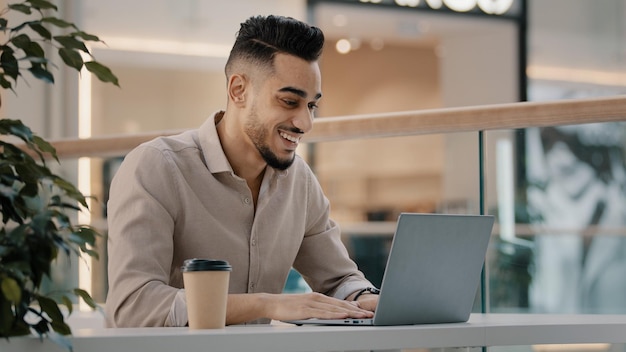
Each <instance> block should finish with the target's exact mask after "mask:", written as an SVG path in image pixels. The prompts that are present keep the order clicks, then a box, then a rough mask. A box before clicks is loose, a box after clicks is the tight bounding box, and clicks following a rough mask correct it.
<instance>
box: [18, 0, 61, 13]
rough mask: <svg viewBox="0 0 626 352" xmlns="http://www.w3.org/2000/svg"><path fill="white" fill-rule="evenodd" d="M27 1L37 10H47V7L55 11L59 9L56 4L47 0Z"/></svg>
mask: <svg viewBox="0 0 626 352" xmlns="http://www.w3.org/2000/svg"><path fill="white" fill-rule="evenodd" d="M26 2H28V3H30V5H31V6H32V7H33V8H35V9H37V10H46V9H53V10H54V11H57V10H58V8H57V7H56V5H54V4H52V3H51V2H49V1H46V0H26Z"/></svg>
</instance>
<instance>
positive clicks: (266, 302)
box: [226, 293, 374, 325]
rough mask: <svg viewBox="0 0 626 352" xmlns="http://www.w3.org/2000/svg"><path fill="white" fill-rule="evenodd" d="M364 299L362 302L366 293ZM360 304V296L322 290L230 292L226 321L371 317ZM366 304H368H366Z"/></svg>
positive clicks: (370, 312) (367, 310)
mask: <svg viewBox="0 0 626 352" xmlns="http://www.w3.org/2000/svg"><path fill="white" fill-rule="evenodd" d="M368 296H369V295H368ZM372 296H373V295H372ZM363 303H365V297H364V298H363ZM361 304H362V303H361V299H359V302H358V303H357V302H351V301H346V300H341V299H337V298H333V297H329V296H326V295H323V294H321V293H303V294H265V293H259V294H231V295H229V296H228V308H227V313H226V315H227V317H226V323H227V324H228V325H231V324H240V323H243V322H246V321H251V320H255V319H259V318H269V319H273V320H294V319H308V318H319V319H344V318H371V317H373V316H374V313H372V310H369V309H364V308H361V307H360V305H361ZM366 305H368V306H369V304H366Z"/></svg>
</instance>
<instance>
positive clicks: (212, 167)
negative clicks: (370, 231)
mask: <svg viewBox="0 0 626 352" xmlns="http://www.w3.org/2000/svg"><path fill="white" fill-rule="evenodd" d="M219 114H220V113H218V114H216V115H214V117H213V118H210V119H208V120H207V122H205V123H204V124H203V125H202V126H201V127H200V128H199V129H197V130H190V131H187V132H184V133H182V134H180V135H176V136H171V137H163V138H157V139H155V140H153V141H151V142H148V143H144V144H142V145H141V146H139V147H137V148H136V149H135V150H133V151H132V152H130V153H129V154H128V155H127V156H126V158H125V159H124V162H123V163H122V165H121V166H120V168H119V170H118V171H117V173H116V175H115V177H114V180H113V183H112V185H111V189H110V199H109V202H108V226H109V233H108V277H109V292H108V297H107V301H106V305H105V312H106V320H107V325H108V326H111V327H138V326H168V325H184V324H185V323H186V322H187V314H186V304H185V300H184V290H183V279H182V273H181V270H180V267H181V266H182V264H183V261H184V260H185V259H188V258H212V259H222V260H227V261H228V262H229V263H230V264H231V265H232V267H233V271H232V273H231V278H230V287H229V292H230V293H253V292H268V293H280V292H282V289H283V287H284V284H285V281H286V278H287V274H288V272H289V270H290V268H291V267H292V266H293V267H294V268H295V269H296V270H298V271H299V272H300V273H301V274H302V276H303V277H304V278H305V280H306V281H307V283H308V284H309V285H310V286H311V288H312V289H313V290H314V291H317V292H321V293H324V294H327V295H331V296H334V297H337V298H342V299H343V298H345V297H347V296H348V295H349V294H350V293H352V292H354V291H356V290H359V289H361V288H364V287H367V286H371V283H369V282H368V281H367V280H366V279H365V278H364V277H363V274H362V273H361V272H360V271H358V269H357V267H356V265H355V263H354V262H353V261H352V260H351V259H350V258H349V256H348V253H347V251H346V248H345V247H344V245H343V243H342V242H341V239H340V229H339V227H338V226H337V224H336V223H335V222H333V221H332V220H331V219H330V218H329V211H330V207H329V202H328V199H327V198H326V197H325V196H324V194H323V192H322V189H321V187H320V185H319V183H318V182H317V180H316V178H315V176H314V174H313V173H312V171H311V170H310V168H309V167H308V166H307V165H306V163H305V162H304V161H303V160H302V159H301V158H299V157H296V160H295V162H294V164H293V165H292V166H291V167H290V168H289V169H288V170H286V171H278V170H274V169H272V168H270V167H268V168H267V169H266V171H265V175H264V177H263V182H262V186H261V192H260V194H259V198H258V204H257V207H256V213H255V209H254V204H253V202H252V199H253V198H252V194H251V191H250V189H249V188H248V186H247V184H246V181H245V180H244V179H242V178H240V177H238V176H237V175H235V174H234V172H233V170H232V167H231V166H230V164H229V162H228V160H227V159H226V156H225V155H224V151H223V150H222V147H221V144H220V140H219V137H218V135H217V130H216V127H215V118H216V117H220V118H221V115H219ZM267 321H268V320H266V319H265V320H262V322H267Z"/></svg>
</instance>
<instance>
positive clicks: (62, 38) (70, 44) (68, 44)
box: [54, 35, 89, 53]
mask: <svg viewBox="0 0 626 352" xmlns="http://www.w3.org/2000/svg"><path fill="white" fill-rule="evenodd" d="M54 40H56V41H57V42H58V43H59V44H61V45H63V47H65V48H66V49H78V50H82V51H84V52H86V53H89V50H87V47H86V46H85V43H83V42H82V41H80V40H78V39H76V38H75V37H72V36H71V35H57V36H54Z"/></svg>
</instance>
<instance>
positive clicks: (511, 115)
mask: <svg viewBox="0 0 626 352" xmlns="http://www.w3.org/2000/svg"><path fill="white" fill-rule="evenodd" d="M612 121H626V96H612V97H605V98H592V99H572V100H561V101H551V102H523V103H509V104H497V105H483V106H473V107H460V108H444V109H432V110H418V111H404V112H391V113H381V114H367V115H352V116H340V117H324V118H318V119H316V120H315V122H314V128H313V130H312V131H311V132H310V133H309V134H307V135H306V136H305V138H304V142H307V143H313V142H328V141H338V140H350V139H359V138H379V137H394V136H409V135H423V134H440V133H456V132H471V131H488V130H509V129H518V128H528V127H545V126H558V125H575V124H584V123H594V122H612ZM179 132H181V130H169V131H159V132H149V133H141V134H133V135H114V136H101V137H93V138H89V139H64V140H54V141H51V143H52V144H53V145H54V146H55V148H56V149H57V154H58V155H59V157H61V158H73V157H82V156H86V157H94V156H112V155H124V154H126V153H127V152H128V151H130V150H132V149H133V148H135V147H136V146H137V145H139V144H141V143H143V142H146V141H148V140H151V139H153V138H156V137H158V136H163V135H171V134H175V133H179Z"/></svg>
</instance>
